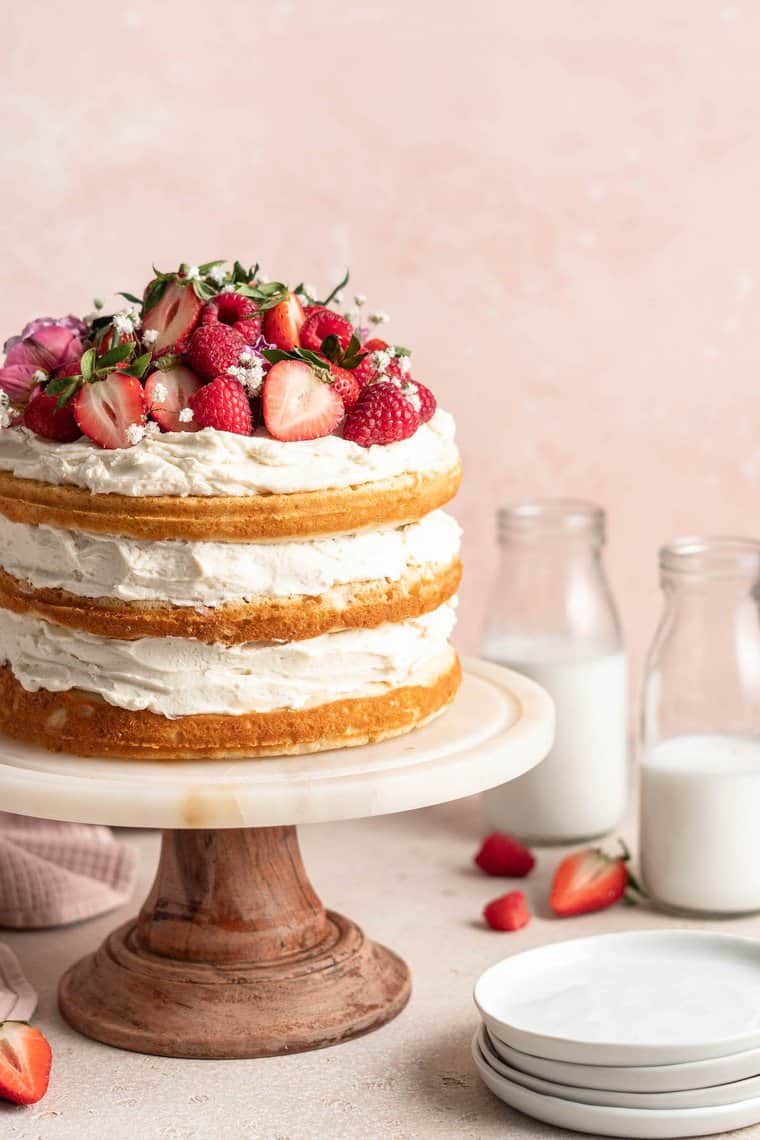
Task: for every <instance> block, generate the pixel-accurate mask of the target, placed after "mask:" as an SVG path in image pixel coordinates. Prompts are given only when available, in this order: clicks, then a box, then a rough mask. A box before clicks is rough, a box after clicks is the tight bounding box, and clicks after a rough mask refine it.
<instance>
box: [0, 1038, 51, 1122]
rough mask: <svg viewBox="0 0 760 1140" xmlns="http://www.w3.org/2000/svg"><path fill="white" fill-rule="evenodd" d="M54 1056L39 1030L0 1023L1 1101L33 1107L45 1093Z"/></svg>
mask: <svg viewBox="0 0 760 1140" xmlns="http://www.w3.org/2000/svg"><path fill="white" fill-rule="evenodd" d="M52 1059H53V1055H52V1053H51V1051H50V1045H49V1044H48V1042H47V1039H46V1038H45V1037H43V1035H42V1034H41V1033H40V1031H39V1029H34V1028H33V1027H32V1026H31V1025H27V1023H26V1022H25V1021H3V1022H0V1099H2V1100H9V1101H10V1102H11V1104H36V1103H37V1101H38V1100H42V1098H43V1096H44V1095H45V1093H46V1092H47V1088H48V1082H49V1081H50V1066H51V1064H52Z"/></svg>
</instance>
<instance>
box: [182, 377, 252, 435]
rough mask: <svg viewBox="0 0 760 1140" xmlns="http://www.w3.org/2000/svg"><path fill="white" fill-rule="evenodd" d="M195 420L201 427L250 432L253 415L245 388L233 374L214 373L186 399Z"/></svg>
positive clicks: (243, 433) (236, 433) (244, 433)
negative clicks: (205, 383)
mask: <svg viewBox="0 0 760 1140" xmlns="http://www.w3.org/2000/svg"><path fill="white" fill-rule="evenodd" d="M188 406H189V407H190V408H192V411H193V416H194V417H195V422H196V423H197V424H200V426H201V427H202V428H204V427H209V428H216V430H217V431H231V432H234V433H235V435H251V433H252V432H253V416H252V415H251V406H250V404H249V403H248V397H247V396H246V394H245V388H244V387H243V385H242V384H241V383H240V381H239V380H235V379H233V377H232V376H217V378H216V380H212V382H211V383H210V384H207V385H206V386H205V388H200V389H199V390H198V391H197V392H196V393H195V394H194V395H192V396H191V397H190V399H189V400H188Z"/></svg>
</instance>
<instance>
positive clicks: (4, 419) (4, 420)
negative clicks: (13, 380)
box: [0, 392, 12, 428]
mask: <svg viewBox="0 0 760 1140" xmlns="http://www.w3.org/2000/svg"><path fill="white" fill-rule="evenodd" d="M10 405H11V402H10V400H9V399H8V393H7V392H0V428H7V427H10V426H11V419H12V417H11V412H10Z"/></svg>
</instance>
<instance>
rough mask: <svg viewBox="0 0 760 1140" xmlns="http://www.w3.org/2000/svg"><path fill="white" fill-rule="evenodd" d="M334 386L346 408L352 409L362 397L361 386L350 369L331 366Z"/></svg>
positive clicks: (336, 365) (335, 365)
mask: <svg viewBox="0 0 760 1140" xmlns="http://www.w3.org/2000/svg"><path fill="white" fill-rule="evenodd" d="M330 376H331V377H332V385H333V388H334V389H335V391H336V392H337V393H338V395H339V396H340V398H341V400H342V401H343V404H344V406H345V407H346V408H352V407H353V406H354V404H355V403H356V401H357V400H358V399H359V396H360V395H361V385H360V384H359V381H358V380H357V379H356V377H355V376H354V374H353V372H352V371H351V370H350V369H349V368H341V367H340V365H338V364H331V365H330Z"/></svg>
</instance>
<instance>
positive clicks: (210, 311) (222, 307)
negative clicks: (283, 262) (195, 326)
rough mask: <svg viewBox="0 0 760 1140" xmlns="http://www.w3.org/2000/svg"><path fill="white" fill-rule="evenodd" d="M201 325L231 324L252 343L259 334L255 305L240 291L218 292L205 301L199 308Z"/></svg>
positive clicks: (258, 317)
mask: <svg viewBox="0 0 760 1140" xmlns="http://www.w3.org/2000/svg"><path fill="white" fill-rule="evenodd" d="M201 324H202V325H217V324H222V325H231V326H232V328H233V329H236V330H237V331H238V332H239V333H240V335H241V336H242V337H243V338H244V340H245V341H246V343H247V344H253V342H254V341H255V340H257V339H258V337H259V336H260V335H261V317H260V316H259V315H258V311H257V305H256V303H255V301H252V300H251V298H250V297H244V296H243V295H242V293H220V294H219V296H218V297H214V298H212V300H210V301H207V303H206V304H205V305H204V306H203V309H202V310H201Z"/></svg>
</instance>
